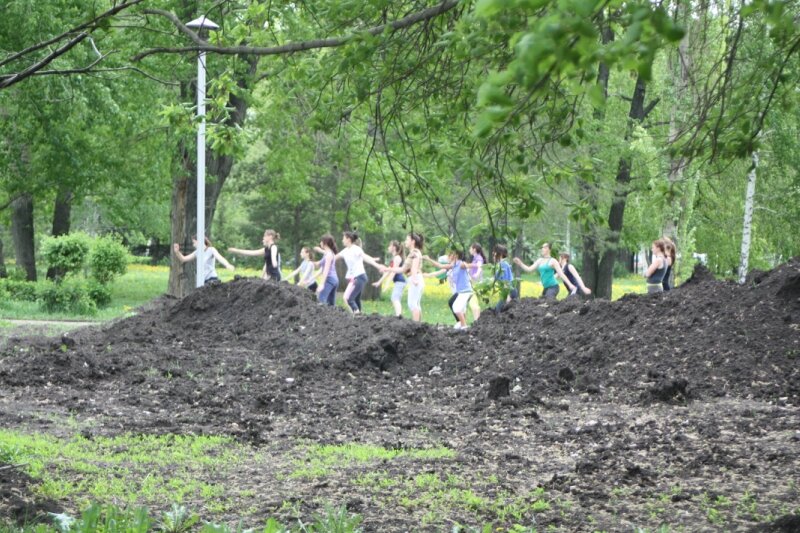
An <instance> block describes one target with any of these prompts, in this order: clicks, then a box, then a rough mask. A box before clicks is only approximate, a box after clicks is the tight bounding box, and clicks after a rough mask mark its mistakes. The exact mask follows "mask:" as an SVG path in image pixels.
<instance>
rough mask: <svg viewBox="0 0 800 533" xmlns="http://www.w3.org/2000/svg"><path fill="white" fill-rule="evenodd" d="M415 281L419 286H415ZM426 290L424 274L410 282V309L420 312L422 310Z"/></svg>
mask: <svg viewBox="0 0 800 533" xmlns="http://www.w3.org/2000/svg"><path fill="white" fill-rule="evenodd" d="M414 281H416V282H417V285H414ZM424 289H425V280H424V279H423V278H422V274H417V275H416V276H414V277H413V278H409V280H408V308H409V309H411V310H412V311H420V310H421V309H422V291H423V290H424Z"/></svg>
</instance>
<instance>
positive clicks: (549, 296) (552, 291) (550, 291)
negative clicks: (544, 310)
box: [542, 285, 559, 300]
mask: <svg viewBox="0 0 800 533" xmlns="http://www.w3.org/2000/svg"><path fill="white" fill-rule="evenodd" d="M558 289H559V286H558V285H553V286H551V287H546V288H545V289H544V291H542V298H544V299H545V300H555V299H556V298H558Z"/></svg>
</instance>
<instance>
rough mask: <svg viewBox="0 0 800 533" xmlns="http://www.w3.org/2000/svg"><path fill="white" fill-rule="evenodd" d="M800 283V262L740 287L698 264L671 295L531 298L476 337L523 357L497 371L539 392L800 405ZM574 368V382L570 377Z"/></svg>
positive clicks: (481, 326) (494, 318) (485, 324)
mask: <svg viewBox="0 0 800 533" xmlns="http://www.w3.org/2000/svg"><path fill="white" fill-rule="evenodd" d="M798 276H800V262H798V261H797V260H795V261H792V262H790V263H787V264H785V265H782V266H781V267H779V268H777V269H775V270H773V271H771V272H768V273H765V275H764V276H762V279H761V282H760V283H759V284H757V285H755V286H747V285H745V286H742V287H740V286H738V285H736V284H733V283H730V282H723V281H716V280H714V279H713V276H711V275H710V273H708V271H707V270H706V269H705V267H702V266H698V267H697V268H696V269H695V275H694V276H693V278H692V279H693V281H692V282H691V283H689V282H687V283H686V284H684V285H683V286H682V288H681V290H679V291H671V292H669V293H664V294H657V295H641V296H639V295H627V296H625V297H624V298H622V299H620V300H619V301H617V302H608V301H601V300H594V301H587V302H580V301H564V302H559V303H555V304H553V303H546V302H544V301H541V300H533V299H523V300H521V301H520V302H519V303H517V304H516V305H514V306H509V307H508V308H507V309H506V310H505V311H504V312H502V313H500V314H499V315H492V314H490V313H487V314H486V317H485V318H481V320H479V321H478V323H477V324H476V326H475V328H474V330H473V334H474V335H477V336H479V337H481V338H483V340H484V342H485V344H487V345H495V346H505V347H507V349H506V350H504V352H506V353H508V352H509V351H510V350H513V353H515V354H519V356H521V357H518V358H516V359H515V362H514V363H513V365H508V364H503V362H502V360H501V361H499V364H501V365H502V366H501V368H499V369H496V370H499V371H502V372H503V373H504V374H506V375H513V376H519V377H521V379H522V381H523V382H529V383H532V384H534V387H535V388H537V389H539V390H545V391H554V390H558V389H564V388H571V389H574V390H576V391H579V392H581V391H582V392H588V393H591V394H596V393H598V392H602V393H604V394H606V395H611V396H614V397H617V398H620V397H621V398H625V399H626V400H627V401H632V400H633V397H634V396H637V395H638V397H639V398H640V399H644V400H650V401H665V402H679V403H680V402H684V401H686V400H688V399H690V398H692V397H715V396H725V395H737V396H743V397H759V398H779V397H797V395H798V394H800V373H799V372H798V364H797V361H798V358H799V357H800V331H798V322H800V316H798V315H797V313H793V312H792V311H793V308H792V306H793V301H790V300H791V299H789V300H787V296H786V295H787V294H793V293H792V291H793V290H794V287H795V285H794V284H795V283H796V282H795V279H796V278H797V277H798ZM565 367H567V368H568V369H569V370H570V374H574V376H575V378H574V380H572V379H571V380H565V379H564V376H563V368H565Z"/></svg>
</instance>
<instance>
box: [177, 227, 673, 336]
mask: <svg viewBox="0 0 800 533" xmlns="http://www.w3.org/2000/svg"><path fill="white" fill-rule="evenodd" d="M279 240H280V234H279V233H277V232H276V231H274V230H271V229H268V230H266V231H265V232H264V236H263V238H262V244H263V247H262V248H257V249H252V250H245V249H239V248H228V251H229V252H231V253H233V254H237V255H242V256H246V257H263V258H264V267H263V269H262V277H263V278H264V279H270V280H275V281H280V280H281V268H280V266H281V260H280V253H279V251H278V244H277V243H278V241H279ZM192 243H193V244H194V246H195V252H192V253H191V254H189V255H183V254H182V253H181V250H180V246H179V245H178V244H175V245H174V250H175V255H176V257H177V258H178V259H179V260H180V261H181V262H182V263H185V262H187V261H191V260H194V259H196V254H197V251H196V250H197V241H196V240H195V239H192ZM424 245H425V239H424V237H423V236H422V235H421V234H419V233H416V232H411V233H409V234H408V235H406V239H405V242H404V243H403V246H401V245H400V243H399V242H398V241H391V242H390V243H389V246H388V249H387V252H388V255H389V258H390V260H389V263H388V264H386V265H383V264H381V262H380V259H378V258H375V257H372V256H370V255H368V254H367V253H365V252H364V250H363V249H362V248H361V240H360V239H359V238H358V234H357V233H356V232H353V231H345V232H343V233H342V249H341V250H339V249H338V247H337V245H336V241H335V240H334V238H333V236H331V235H330V234H326V235H323V236H322V237H321V238H320V241H319V246H316V247H314V248H311V247H308V246H306V247H303V248H302V250H301V251H300V256H301V258H302V262H301V263H300V265H299V266H298V267H297V269H295V270H294V271H293V272H292V273H291V274H289V276H288V279H292V278H295V277H296V276H299V281H298V282H297V283H298V285H300V286H302V287H306V288H308V289H309V290H311V291H314V292H315V293H316V295H317V298H318V299H319V302H320V303H322V304H326V305H330V306H333V305H334V304H335V299H336V289H337V288H338V287H339V284H340V281H339V276H338V275H337V273H336V261H337V260H338V259H343V260H344V262H345V265H346V266H347V271H346V273H345V281H346V283H347V286H346V287H345V290H344V295H343V299H344V301H345V302H346V303H347V306H348V308H349V309H350V311H351V312H352V313H353V314H359V313H361V293H362V292H363V290H364V287H365V285H366V284H367V273H366V270H365V266H364V265H365V264H368V265H370V266H371V267H373V268H375V269H376V270H378V271H379V272H380V273H381V274H382V275H381V278H380V279H379V280H378V281H376V282H375V283H373V285H374V286H376V287H379V286H382V285H383V284H385V283H387V282H389V281H390V280H391V283H392V285H393V287H392V295H391V302H392V306H393V308H394V313H395V315H396V316H398V317H399V316H402V312H403V306H402V296H403V291H404V290H405V288H406V286H407V287H408V297H407V304H408V308H409V310H410V311H411V316H412V319H413V320H415V321H417V322H419V321H420V320H421V319H422V294H423V290H424V287H425V280H424V278H425V277H432V276H442V275H446V279H447V280H448V282H449V284H450V287H451V290H452V293H453V294H452V296H451V298H450V300H449V302H448V304H449V306H450V309H451V311H452V313H453V316H454V317H455V319H456V324H455V326H454V327H455V328H456V329H465V328H467V317H466V313H467V307H469V308H470V309H471V311H472V314H473V318H474V319H476V320H477V318H478V317H479V316H480V313H481V308H480V303H479V302H478V298H475V297H474V289H473V287H474V285H476V284H477V283H480V282H481V281H482V280H483V266H484V265H485V264H486V263H487V258H486V256H485V255H484V252H483V248H482V247H481V245H480V244H478V243H474V244H472V245H471V246H470V248H469V252H470V257H469V261H468V260H467V259H466V258H465V256H464V253H463V252H462V251H460V250H453V251H452V252H451V253H450V255H449V256H447V257H446V258H440V260H439V261H436V260H433V259H431V258H430V257H428V256H427V255H423V254H422V250H423V248H424ZM652 252H653V260H652V262H651V264H650V265H649V267H648V268H647V271H646V272H645V277H646V278H647V292H648V293H652V292H661V291H668V290H670V288H671V287H670V283H669V280H670V273H671V270H672V265H673V264H674V263H675V244H674V243H673V242H672V241H671V240H670V239H669V238H667V237H662V238H660V239H658V240H656V241H653V244H652ZM315 253H319V254H321V258H320V259H319V260H318V261H317V260H315ZM445 259H446V260H445ZM492 259H493V260H494V263H495V269H494V271H495V274H494V279H495V280H497V281H500V282H504V283H505V285H506V286H507V287H508V291H507V295H506V297H505V298H503V299H501V300H500V301H499V302H497V305H496V309H498V310H499V309H501V308H502V307H503V306H504V305H505V304H506V303H508V302H510V301H511V300H515V299H517V298H519V293H518V292H517V289H516V288H515V285H514V273H513V270H512V268H511V265H510V264H509V262H508V249H507V248H506V247H505V246H503V245H502V244H498V245H496V246H495V247H494V250H493V252H492ZM203 261H204V266H205V282H206V283H213V282H218V281H219V278H218V276H217V272H216V268H215V263H216V262H217V261H219V262H220V263H221V264H222V265H223V266H224V267H225V268H227V269H229V270H233V269H234V267H233V266H232V265H231V264H230V263H229V262H228V261H226V260H225V258H224V257H222V255H221V254H220V253H219V252H218V251H217V250H216V248H214V247H213V246H212V245H211V242H210V241H209V240H208V239H207V238H206V240H205V246H204V254H203ZM423 262H428V263H430V264H432V265H433V266H434V267H436V268H437V269H438V270H437V271H434V272H429V273H423V269H422V265H423ZM514 263H516V264H517V265H518V266H519V267H520V268H521V269H522V270H524V271H526V272H534V271H536V272H538V273H539V276H540V277H541V280H542V287H543V292H542V297H543V298H544V299H547V300H555V299H556V298H557V297H558V293H559V291H560V284H559V281H558V280H559V279H560V280H561V281H562V282H563V284H564V287H565V288H566V290H567V291H568V292H569V296H572V295H575V294H576V293H577V292H578V291H581V292H582V293H583V294H587V295H588V294H591V292H592V291H591V290H590V289H589V288H588V287H586V285H585V284H584V283H583V280H582V279H581V276H580V274H578V270H577V269H576V268H575V267H574V266H573V265H572V263H570V255H569V254H568V253H561V254H559V259H558V260H556V259H555V258H554V257H552V256H551V249H550V245H549V244H548V243H545V244H543V245H542V248H541V255H540V257H539V258H538V259H537V260H536V261H534V262H533V264H531V265H526V264H525V263H524V262H523V261H522V260H521V259H519V258H518V257H515V258H514Z"/></svg>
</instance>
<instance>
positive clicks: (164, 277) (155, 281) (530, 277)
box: [0, 264, 645, 327]
mask: <svg viewBox="0 0 800 533" xmlns="http://www.w3.org/2000/svg"><path fill="white" fill-rule="evenodd" d="M288 272H289V271H288V270H287V271H286V273H288ZM235 274H238V275H241V276H250V277H257V276H258V275H259V271H258V270H253V269H238V270H237V271H236V272H235ZM219 275H220V278H221V279H222V281H229V280H231V279H233V276H234V273H233V272H229V271H227V270H225V269H221V270H220V271H219ZM168 281H169V268H168V267H166V266H148V265H139V264H132V265H129V267H128V272H127V273H126V274H125V275H123V276H122V277H120V278H119V279H118V280H116V281H115V282H114V283H113V284H112V286H111V305H109V306H108V307H106V308H104V309H100V310H99V311H98V312H97V314H96V315H89V316H86V315H74V314H66V313H47V312H45V311H42V310H41V309H40V308H39V304H38V303H36V302H20V301H10V302H3V303H2V305H0V318H5V319H18V320H20V319H30V320H81V321H99V322H102V321H105V320H110V319H113V318H118V317H121V316H127V315H130V314H132V312H133V310H134V309H135V308H136V307H138V306H140V305H143V304H145V303H147V302H149V301H150V300H152V299H153V298H156V297H157V296H160V295H162V294H163V293H164V292H165V291H166V288H167V284H168ZM521 292H522V297H523V298H533V297H538V296H539V295H541V293H542V286H541V283H539V281H538V276H536V275H535V274H525V275H524V276H523V277H522V291H521ZM630 292H635V293H644V292H645V285H644V282H643V281H642V279H641V278H639V277H629V278H621V279H616V280H615V281H614V286H613V290H612V296H613V299H617V298H619V297H621V296H622V295H623V294H627V293H630ZM450 294H451V293H450V288H449V287H448V285H447V284H446V283H443V284H442V283H439V281H438V280H436V279H433V278H427V279H426V280H425V293H424V295H423V297H422V318H423V320H424V321H425V322H429V323H432V324H446V325H450V324H453V323H454V322H455V319H454V318H453V316H452V315H451V314H450V308H449V307H448V305H447V300H448V299H449V298H450ZM389 295H390V291H384V293H383V294H382V296H381V299H380V300H377V301H364V302H363V307H364V312H365V313H378V314H382V315H389V316H391V315H392V314H394V311H393V309H392V304H391V302H390V301H389ZM566 296H567V292H566V290H565V289H564V288H563V287H562V290H561V291H560V292H559V298H561V299H563V298H566ZM337 305H340V306H344V305H345V304H344V302H342V300H341V294H339V295H338V297H337ZM493 306H494V302H492V305H491V306H488V307H493ZM482 307H484V308H485V307H487V306H482ZM403 313H404V316H406V317H407V318H410V316H411V315H410V312H409V311H408V309H407V308H406V305H405V298H404V301H403ZM467 316H468V321H469V322H472V313H471V312H470V311H467ZM0 327H4V326H0Z"/></svg>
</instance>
